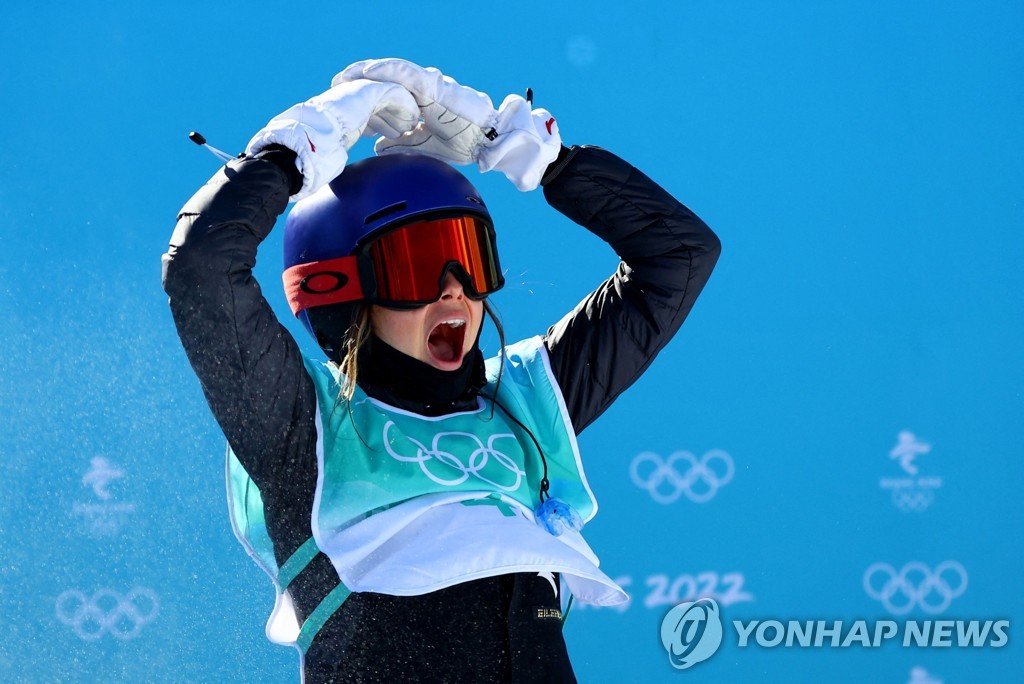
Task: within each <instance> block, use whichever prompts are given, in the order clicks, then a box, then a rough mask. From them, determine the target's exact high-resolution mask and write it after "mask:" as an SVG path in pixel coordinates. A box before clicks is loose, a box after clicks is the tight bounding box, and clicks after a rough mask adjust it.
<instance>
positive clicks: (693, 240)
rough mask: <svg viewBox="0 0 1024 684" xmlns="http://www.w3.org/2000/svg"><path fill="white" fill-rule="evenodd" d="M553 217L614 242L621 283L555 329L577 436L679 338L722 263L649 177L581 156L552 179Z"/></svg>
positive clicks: (692, 220) (608, 157)
mask: <svg viewBox="0 0 1024 684" xmlns="http://www.w3.org/2000/svg"><path fill="white" fill-rule="evenodd" d="M544 196H545V198H546V199H547V201H548V203H549V204H551V206H553V207H554V208H555V209H557V210H558V211H560V212H561V213H563V214H565V215H566V216H567V217H568V218H570V219H572V220H573V221H575V222H576V223H578V224H580V225H581V226H583V227H584V228H586V229H587V230H589V231H590V232H592V233H594V234H595V235H597V236H598V237H600V238H601V239H602V240H604V241H605V242H607V243H608V244H609V245H611V247H612V248H613V249H614V250H615V251H616V253H617V254H618V255H619V257H620V259H621V261H620V262H619V265H618V268H617V269H616V271H615V273H614V274H612V276H611V277H609V278H608V279H607V280H606V281H604V282H603V283H602V284H601V285H600V286H599V287H598V288H597V289H596V290H594V291H593V292H591V293H590V294H589V295H588V296H587V297H586V298H585V299H584V300H583V301H582V302H580V303H579V304H578V305H577V306H576V308H575V309H573V310H572V311H570V312H569V313H568V314H566V316H565V317H564V318H562V320H560V321H559V322H558V323H556V324H555V325H553V326H551V328H549V329H548V331H547V335H546V337H545V344H546V346H547V348H548V352H549V354H550V357H551V366H552V370H553V372H554V374H555V377H556V379H557V381H558V383H559V385H560V387H561V389H562V394H563V396H564V397H565V402H566V407H567V408H568V411H569V417H570V419H571V420H572V423H573V426H574V427H575V429H576V432H577V433H580V432H582V431H583V429H584V428H586V427H587V426H588V425H589V424H590V423H592V422H593V421H594V420H595V419H596V418H597V417H598V416H600V415H601V413H603V412H604V410H605V409H606V408H608V406H609V405H610V404H611V403H612V401H614V400H615V398H616V397H618V396H619V394H621V393H622V392H623V391H624V390H625V389H626V388H628V387H629V386H630V385H632V384H633V382H635V381H636V379H637V378H638V377H639V376H640V374H641V373H643V372H644V370H646V369H647V367H648V366H649V365H650V364H651V362H652V361H653V360H654V357H655V356H656V355H657V354H658V352H659V351H660V350H661V349H662V348H663V347H664V346H665V344H667V343H668V341H669V340H670V339H671V338H672V336H673V335H674V334H675V333H676V331H677V330H679V327H680V326H681V325H682V323H683V320H684V319H685V318H686V316H687V314H689V312H690V309H691V308H692V307H693V303H694V301H695V300H696V299H697V296H698V295H699V294H700V292H701V290H702V289H703V287H704V285H705V283H707V281H708V278H709V277H710V275H711V271H712V269H713V268H714V266H715V262H716V261H717V260H718V255H719V253H720V251H721V245H720V243H719V241H718V237H717V236H716V235H715V234H714V233H713V232H712V231H711V229H710V228H708V227H707V225H705V224H704V222H703V221H701V220H700V219H699V218H698V217H697V216H696V215H694V213H693V212H691V211H690V210H689V209H687V208H686V207H685V206H683V205H682V204H681V203H679V202H678V201H677V200H676V199H674V198H673V197H672V196H671V195H669V194H668V193H667V192H666V191H665V190H664V189H662V188H661V187H660V186H658V185H657V184H656V183H654V181H652V180H651V179H649V178H648V177H647V176H645V175H644V174H642V173H641V172H639V171H637V170H636V169H635V168H633V167H632V166H630V165H629V164H627V163H626V162H624V161H622V160H621V159H619V158H618V157H616V156H615V155H613V154H612V153H610V152H608V151H606V150H603V149H600V148H597V147H582V148H580V147H573V148H572V150H570V151H569V152H568V154H565V155H563V159H562V161H561V162H560V163H559V164H557V165H555V166H553V168H552V170H551V171H549V173H548V175H547V177H546V178H545V179H544Z"/></svg>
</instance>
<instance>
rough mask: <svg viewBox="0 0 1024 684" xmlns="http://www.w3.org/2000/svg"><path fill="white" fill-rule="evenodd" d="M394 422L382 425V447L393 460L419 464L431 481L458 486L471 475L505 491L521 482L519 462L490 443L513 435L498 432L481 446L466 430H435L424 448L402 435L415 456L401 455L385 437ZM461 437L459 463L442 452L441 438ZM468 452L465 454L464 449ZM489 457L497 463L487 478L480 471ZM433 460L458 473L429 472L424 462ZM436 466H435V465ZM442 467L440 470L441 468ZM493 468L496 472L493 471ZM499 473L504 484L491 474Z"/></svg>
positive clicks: (511, 489)
mask: <svg viewBox="0 0 1024 684" xmlns="http://www.w3.org/2000/svg"><path fill="white" fill-rule="evenodd" d="M394 425H395V422H394V421H393V420H389V421H388V422H387V424H385V425H384V447H385V448H386V449H387V452H388V454H390V455H391V457H392V458H394V459H395V460H396V461H403V462H405V463H416V464H418V465H419V467H420V470H421V471H423V474H424V475H426V476H427V477H429V478H430V479H431V480H433V481H434V482H436V483H437V484H439V485H444V486H445V487H454V486H456V485H460V484H462V483H463V482H465V481H466V480H468V479H469V477H470V476H471V475H472V476H473V477H475V478H477V479H478V480H482V481H484V482H486V483H487V484H489V485H491V486H494V487H497V488H498V489H500V490H502V491H505V492H514V491H516V490H517V489H519V485H520V484H522V482H523V477H524V476H525V475H526V471H524V470H523V469H522V468H520V467H519V464H517V463H516V462H515V460H514V459H513V458H512V457H511V456H509V455H507V454H504V453H502V452H500V451H498V450H497V449H495V448H494V442H495V441H497V440H499V439H511V440H515V435H512V434H500V435H491V436H490V437H488V438H487V445H486V446H485V445H484V443H483V442H481V441H480V438H479V437H477V436H476V435H474V434H472V433H470V432H439V433H437V434H436V435H434V439H433V441H432V442H431V446H430V448H429V449H428V448H427V447H426V445H424V444H423V443H422V442H420V441H418V440H416V439H413V438H412V437H409V436H408V435H406V436H405V438H406V439H408V440H409V441H410V442H412V443H413V444H415V445H416V455H415V456H403V455H402V454H399V453H398V452H396V451H395V450H394V449H392V448H391V440H390V439H389V437H388V433H389V432H390V430H391V428H392V427H394ZM443 437H448V438H465V442H466V446H465V447H463V448H462V449H461V451H462V453H463V455H464V456H465V457H466V461H467V463H463V462H462V459H460V458H459V457H458V456H457V455H456V454H454V453H452V452H451V451H445V450H443V449H441V438H443ZM453 441H454V440H452V439H449V440H448V443H449V444H451V443H452V442H453ZM467 451H468V452H469V453H468V454H467V453H466V452H467ZM491 459H493V460H494V462H495V463H497V464H498V466H499V467H498V468H491V469H490V470H489V471H488V475H490V477H488V476H485V475H484V474H483V471H484V469H485V468H487V466H488V465H489V464H490V463H491ZM433 461H436V462H437V463H439V464H441V466H448V468H449V469H450V471H449V474H450V473H451V471H452V470H453V471H456V472H458V473H459V474H458V475H456V476H455V477H444V476H443V475H439V474H437V473H434V472H431V469H430V468H429V467H428V465H427V464H429V463H431V462H433ZM502 468H504V470H506V471H508V472H509V473H511V476H507V475H504V473H503V471H502ZM435 469H436V466H435ZM443 470H444V469H443V467H442V471H443ZM495 470H497V472H496V473H495V472H493V471H495ZM499 475H503V477H501V479H502V480H503V481H506V482H505V483H502V482H497V481H495V480H493V479H491V478H492V477H496V476H499ZM510 477H511V478H515V481H514V482H511V481H509V480H510Z"/></svg>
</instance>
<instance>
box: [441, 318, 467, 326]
mask: <svg viewBox="0 0 1024 684" xmlns="http://www.w3.org/2000/svg"><path fill="white" fill-rule="evenodd" d="M440 325H447V326H451V327H452V328H461V327H462V326H464V325H466V321H464V320H462V319H461V318H453V319H452V320H450V321H441V323H440Z"/></svg>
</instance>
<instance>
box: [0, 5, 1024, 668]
mask: <svg viewBox="0 0 1024 684" xmlns="http://www.w3.org/2000/svg"><path fill="white" fill-rule="evenodd" d="M376 7H377V8H378V9H374V10H371V9H370V6H369V5H367V6H359V5H351V4H341V3H333V4H328V3H316V4H314V3H306V4H302V3H299V4H296V3H292V4H281V3H258V2H257V3H252V2H250V3H241V2H225V3H189V2H186V3H175V5H174V7H173V8H171V7H163V6H141V5H138V4H129V3H126V2H122V1H119V0H115V1H114V2H110V3H103V4H95V3H93V4H90V5H88V6H86V5H77V4H73V3H47V2H43V3H22V4H19V5H17V6H10V7H7V8H5V9H4V10H3V11H2V14H0V16H2V19H3V20H2V21H0V45H3V46H4V47H3V49H2V50H0V102H2V106H0V122H2V130H3V131H4V133H3V145H2V153H0V154H2V158H3V164H0V330H2V331H3V332H2V334H0V345H2V346H0V413H2V415H3V421H2V425H3V427H2V428H0V430H2V432H3V439H2V440H0V464H2V468H3V475H4V479H5V482H6V486H5V488H4V490H5V492H4V496H3V497H2V499H0V615H2V616H3V624H4V628H3V631H4V639H3V640H2V641H0V679H2V680H3V681H30V682H56V681H61V682H75V681H167V682H201V681H296V680H297V678H298V657H297V654H296V652H295V651H293V650H291V649H287V648H282V647H276V646H273V645H272V644H271V643H269V642H268V641H267V640H266V639H265V638H264V636H263V626H264V622H265V620H266V617H267V615H268V613H269V610H270V608H271V606H272V602H273V592H272V588H271V585H270V582H269V581H268V580H267V578H266V576H265V575H264V574H263V572H262V571H261V570H260V569H259V568H258V567H256V565H255V564H253V563H252V562H251V561H250V560H249V559H248V558H247V557H246V555H245V553H244V551H243V550H242V548H241V546H239V545H238V543H237V542H236V541H235V540H234V539H233V537H232V534H231V528H230V525H229V522H228V517H227V508H226V504H225V493H224V482H223V480H224V460H223V459H224V440H223V437H222V435H221V434H220V432H219V430H218V428H217V426H216V424H215V423H214V421H213V418H212V417H211V415H210V413H209V410H208V409H207V407H206V405H205V402H204V399H203V396H202V393H201V391H200V388H199V384H198V382H197V381H196V379H195V377H194V376H193V374H192V372H191V369H190V367H189V365H188V362H187V360H186V359H185V355H184V353H183V352H182V350H181V348H180V344H179V342H178V339H177V335H176V333H175V330H174V326H173V323H172V321H171V318H170V314H169V310H168V308H167V304H166V296H165V295H164V293H163V292H162V290H161V288H160V255H161V254H162V253H163V252H164V250H165V249H166V246H167V241H168V238H169V236H170V233H171V230H172V228H173V225H174V217H175V214H176V212H177V210H178V209H179V207H180V206H181V205H182V204H183V203H184V202H185V200H186V199H188V197H189V196H190V195H191V194H192V193H193V192H194V191H195V190H196V189H197V188H198V187H199V186H200V185H201V184H202V183H204V182H205V181H206V179H207V178H208V177H209V176H210V175H212V174H213V173H214V171H215V170H216V168H217V167H218V166H219V163H218V162H217V161H216V160H215V159H214V158H213V157H212V156H210V155H208V154H207V153H206V152H204V151H202V150H200V149H198V148H196V147H194V146H193V145H192V144H191V143H189V142H188V140H187V138H186V134H187V133H188V132H189V131H190V130H192V129H195V130H199V131H201V132H202V133H203V134H204V135H205V136H206V137H207V138H208V139H209V140H210V142H211V144H213V145H215V146H217V147H220V148H222V149H226V150H230V151H237V150H241V149H242V148H243V147H244V145H245V143H246V142H247V141H248V139H249V137H250V136H251V135H252V134H253V133H254V132H255V131H257V130H258V129H259V128H260V127H261V126H262V125H263V124H264V123H265V122H266V121H267V120H268V119H269V118H270V117H271V116H273V115H275V114H277V113H278V112H280V111H282V110H284V109H285V108H287V107H288V106H290V105H291V104H293V103H295V102H298V101H302V100H304V99H306V98H308V97H310V96H312V95H314V94H316V93H319V92H321V91H322V90H324V89H325V88H326V87H327V86H328V85H329V82H330V79H331V76H332V75H333V74H334V73H335V72H336V71H339V70H340V69H342V68H343V67H344V66H345V65H347V64H349V63H351V62H353V61H356V60H358V59H364V58H369V57H382V56H401V57H405V58H407V59H410V60H413V61H415V62H418V63H420V64H424V65H433V66H437V67H439V68H441V69H442V70H443V71H445V72H446V73H449V74H451V75H453V76H454V77H456V78H457V79H458V80H459V81H461V82H462V83H465V84H468V85H471V86H474V87H476V88H479V89H481V90H484V91H486V92H488V93H490V94H491V95H492V97H493V98H494V99H495V100H496V101H500V100H501V98H502V97H504V95H505V94H506V93H508V92H519V93H522V92H523V91H524V90H525V89H526V88H527V87H531V88H533V91H534V93H535V102H536V104H537V105H538V106H543V107H546V108H548V109H550V110H551V111H552V112H553V113H554V114H555V116H557V117H558V121H559V126H560V129H561V131H562V135H563V137H564V139H565V140H566V141H567V142H568V143H577V144H594V145H600V146H602V147H605V148H608V149H610V150H612V151H614V152H616V153H617V154H619V155H620V156H622V157H624V158H625V159H627V160H629V161H630V162H632V163H633V164H634V165H635V166H637V167H638V168H640V169H641V170H643V171H644V172H645V173H647V174H648V175H649V176H651V177H652V178H654V179H655V180H657V181H658V182H659V183H661V184H662V185H663V186H665V187H666V188H667V189H669V190H670V191H671V192H672V193H673V194H675V195H676V196H677V197H679V198H680V199H681V200H682V201H683V202H684V203H686V204H687V205H688V206H690V207H691V208H692V209H694V211H696V212H697V213H698V214H699V215H700V216H701V217H702V218H704V219H705V221H707V223H708V224H709V225H711V226H712V227H713V228H714V229H715V230H716V232H717V233H718V234H719V236H720V237H721V239H722V242H723V256H722V259H721V261H720V263H719V266H718V268H717V270H716V271H715V273H714V275H713V276H712V279H711V281H710V283H709V285H708V287H707V289H706V290H705V292H704V294H703V295H702V297H701V299H700V300H699V302H698V303H697V305H696V307H695V308H694V311H693V313H692V315H691V317H690V319H689V320H688V321H687V323H686V324H685V326H684V327H683V330H682V332H681V333H680V335H679V336H678V337H677V338H676V339H675V340H674V341H673V343H672V344H671V345H670V346H669V347H668V348H667V349H666V350H665V351H664V352H663V353H662V354H661V355H660V356H659V358H658V359H657V361H656V362H655V363H654V365H653V366H652V369H651V372H649V373H647V374H646V375H645V376H644V377H643V378H642V379H641V380H640V381H639V382H637V383H636V385H635V386H634V387H633V388H631V389H630V390H629V391H628V392H627V393H626V394H625V395H623V396H622V397H621V398H620V399H619V400H618V401H617V402H616V404H615V405H614V406H613V407H612V408H611V409H610V410H609V411H608V412H607V413H606V414H605V415H604V416H603V417H602V418H601V419H600V420H599V421H598V422H597V423H595V424H594V425H593V426H591V427H590V428H588V429H587V430H586V431H585V432H584V433H583V435H582V437H581V441H580V444H581V450H582V453H583V457H584V463H585V464H586V467H587V469H588V475H589V479H590V483H591V485H592V486H593V489H594V491H595V494H596V496H597V498H598V500H599V502H600V505H601V512H600V513H599V515H598V517H597V518H596V519H595V520H594V521H593V522H592V523H591V524H590V525H588V527H587V533H588V538H589V540H590V542H591V544H592V546H593V547H594V549H595V550H596V551H597V553H598V554H599V555H600V557H601V559H602V567H603V569H604V570H605V571H606V572H607V573H608V574H609V575H610V576H612V577H614V578H619V579H620V581H621V582H622V584H623V585H624V586H625V588H626V589H627V591H629V593H630V594H631V596H632V601H631V602H630V603H629V604H628V605H627V606H626V607H625V608H620V609H593V608H582V607H579V606H577V607H574V608H573V610H572V613H571V615H570V617H569V620H568V622H567V626H566V638H567V641H568V644H569V649H570V653H571V655H572V657H573V661H574V664H575V667H576V671H577V674H578V676H579V678H580V680H581V681H584V682H591V681H593V682H651V681H678V680H682V679H683V678H686V677H691V678H692V677H694V676H697V677H699V678H701V680H702V681H708V682H735V681H808V682H818V681H833V682H861V681H864V680H867V679H871V680H877V681H886V682H910V681H914V682H916V683H918V684H921V683H923V682H928V681H931V682H940V681H941V682H968V681H970V682H977V681H996V680H1002V679H1004V678H1005V677H1006V675H1007V673H1012V672H1019V671H1021V668H1022V666H1024V658H1022V655H1021V653H1022V651H1021V647H1020V645H1019V643H1018V629H1019V625H1018V621H1019V620H1020V619H1021V618H1022V617H1024V592H1022V591H1021V588H1020V585H1019V584H1018V582H1020V581H1021V579H1022V578H1021V570H1020V568H1021V563H1022V560H1024V558H1022V551H1024V543H1022V541H1021V534H1020V531H1019V528H1020V524H1021V522H1022V511H1024V503H1022V501H1024V497H1021V496H1020V494H1019V489H1020V483H1021V481H1022V475H1024V466H1022V462H1024V459H1022V455H1024V454H1022V443H1024V427H1022V416H1024V400H1022V394H1021V386H1022V383H1024V355H1022V353H1021V350H1022V349H1024V316H1022V313H1024V306H1022V305H1024V296H1022V294H1021V292H1022V288H1024V268H1022V263H1024V208H1022V204H1021V192H1022V190H1024V155H1022V154H1021V150H1022V149H1024V126H1022V125H1021V121H1022V117H1021V111H1022V109H1024V92H1022V90H1024V81H1022V79H1021V65H1022V64H1024V42H1022V41H1021V39H1020V37H1021V36H1022V35H1024V9H1022V7H1021V5H1020V3H1015V2H981V3H958V2H930V3H921V2H911V3H897V4H895V5H893V4H892V3H867V4H865V3H862V2H833V3H825V4H822V3H813V2H790V3H782V4H779V3H772V4H760V3H745V2H726V3H690V2H687V3H669V2H655V1H654V0H635V1H634V2H629V3H603V4H602V3H598V4H594V3H583V2H567V3H550V4H547V5H536V6H514V7H490V6H487V5H481V4H480V3H464V4H460V3H454V4H453V3H447V4H445V5H444V9H443V10H442V9H440V8H436V7H434V6H432V5H430V4H429V3H411V2H403V1H400V0H396V2H391V3H388V4H387V5H386V7H384V6H381V5H379V4H378V5H376ZM371 153H372V150H371V146H370V145H369V143H367V142H362V143H360V146H359V147H357V148H356V150H355V152H354V155H355V156H356V157H360V156H366V155H367V154H371ZM469 175H470V177H471V179H472V180H473V181H474V182H475V183H476V184H477V186H478V187H479V189H480V191H481V193H482V194H483V196H484V197H485V198H487V201H488V204H489V206H490V208H491V210H492V213H493V214H494V216H495V219H496V224H497V230H498V236H499V248H500V250H501V253H502V263H503V264H504V265H505V267H506V268H507V273H506V278H507V281H508V285H507V286H506V288H505V290H503V291H502V292H501V293H499V294H498V295H497V296H496V297H495V298H494V300H495V302H496V303H497V305H498V307H499V309H500V311H501V312H502V314H503V318H504V321H505V325H506V332H507V336H508V339H509V340H516V339H522V338H525V337H528V336H531V335H534V334H537V333H540V332H543V331H544V330H545V329H546V328H547V326H548V325H550V324H552V323H553V322H555V321H556V320H557V319H558V318H560V317H561V315H562V314H563V313H564V312H566V311H568V310H569V309H570V308H571V307H572V306H574V305H575V304H576V302H577V301H579V300H580V299H581V298H582V297H583V296H584V295H585V294H586V293H587V292H588V291H589V290H590V289H592V288H593V287H595V286H596V285H597V284H598V283H599V282H600V281H601V280H602V279H603V278H605V277H606V276H607V275H608V274H609V273H611V271H612V270H613V269H614V268H615V265H616V263H617V259H616V256H615V255H614V253H613V252H612V251H611V250H610V249H609V248H608V247H607V246H606V245H604V244H602V243H601V242H600V241H599V240H597V239H596V238H594V237H593V236H592V235H590V234H589V233H587V232H586V231H584V230H582V229H580V228H578V227H577V226H575V225H573V224H571V223H570V222H569V221H567V220H566V219H565V218H564V217H562V216H561V215H559V214H557V213H556V212H555V211H553V210H552V209H550V208H549V207H548V206H547V205H546V204H545V202H544V201H543V197H542V196H541V195H540V193H533V194H522V193H519V192H517V191H516V190H515V188H514V187H512V185H511V184H509V183H508V182H507V181H506V180H505V179H504V178H503V177H500V176H495V175H493V174H492V175H487V176H480V175H479V174H477V173H476V172H475V171H472V172H470V174H469ZM280 238H281V235H280V232H279V231H278V232H275V233H274V234H272V235H271V237H270V238H269V239H268V241H267V243H266V244H265V245H264V247H263V249H262V251H261V253H260V260H259V263H258V265H257V267H256V274H257V277H258V279H259V280H260V282H261V283H263V284H264V287H265V291H266V293H267V295H268V297H269V299H270V300H271V302H272V304H273V305H274V306H275V308H276V310H277V311H278V312H280V314H281V316H282V318H284V319H287V325H288V326H289V327H290V329H291V330H292V331H293V334H294V335H295V336H296V338H297V339H298V340H299V341H300V344H302V345H303V347H304V349H305V350H306V351H307V352H308V353H310V354H314V353H315V352H316V349H315V348H314V346H313V344H312V340H310V339H308V337H307V336H306V335H305V333H304V332H303V331H302V329H301V328H300V327H299V326H298V325H297V324H296V323H295V321H294V320H292V319H291V317H290V315H289V314H288V309H287V305H286V303H285V300H284V296H283V293H282V292H281V290H280V286H279V284H278V283H280V272H281V244H280ZM484 343H485V346H486V347H487V351H489V352H492V353H493V352H494V350H495V348H496V336H495V335H494V334H493V331H489V332H487V333H486V334H485V338H484ZM696 596H711V597H714V598H716V599H717V600H718V602H719V605H720V607H721V612H722V617H723V619H724V620H725V621H726V623H727V626H726V632H725V637H724V639H723V645H722V647H721V649H720V650H719V651H718V653H716V654H715V655H714V656H713V657H711V658H710V659H709V660H707V661H705V662H702V663H699V664H697V665H695V666H694V667H693V669H691V670H687V671H686V672H678V671H676V670H674V669H673V668H672V667H671V666H670V664H669V661H668V657H667V654H666V652H665V650H664V648H663V647H662V644H661V640H660V636H659V635H660V629H661V620H662V618H663V617H664V616H665V615H666V614H667V613H668V611H669V610H670V609H671V608H672V606H673V605H675V604H676V603H678V602H680V601H683V600H684V599H688V598H694V597H696ZM929 618H941V619H965V620H970V619H981V620H986V619H993V620H994V619H1009V620H1010V621H1011V628H1010V640H1009V644H1008V645H1007V646H1004V647H1002V648H991V647H988V648H957V647H949V648H929V649H924V648H902V647H900V645H899V644H887V645H885V646H883V647H880V648H878V649H873V648H861V647H851V648H847V649H840V648H821V649H813V648H802V649H801V648H788V649H787V648H775V649H765V648H758V647H754V646H750V647H747V648H743V649H741V648H738V647H737V644H736V639H735V636H734V632H733V630H732V628H731V626H729V625H730V623H731V621H732V620H737V619H739V620H744V621H747V620H751V619H778V620H789V619H795V620H810V619H814V620H817V619H823V620H845V621H848V622H852V621H853V620H857V619H866V620H882V619H892V620H897V621H902V620H906V619H916V620H923V619H929Z"/></svg>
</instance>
